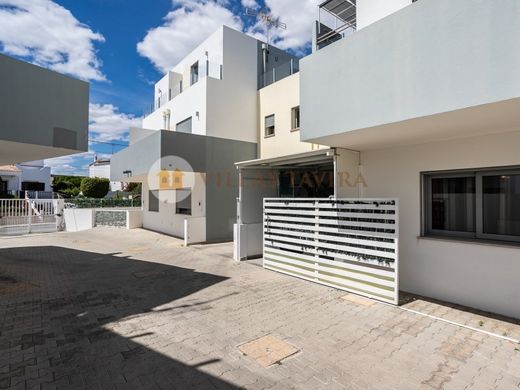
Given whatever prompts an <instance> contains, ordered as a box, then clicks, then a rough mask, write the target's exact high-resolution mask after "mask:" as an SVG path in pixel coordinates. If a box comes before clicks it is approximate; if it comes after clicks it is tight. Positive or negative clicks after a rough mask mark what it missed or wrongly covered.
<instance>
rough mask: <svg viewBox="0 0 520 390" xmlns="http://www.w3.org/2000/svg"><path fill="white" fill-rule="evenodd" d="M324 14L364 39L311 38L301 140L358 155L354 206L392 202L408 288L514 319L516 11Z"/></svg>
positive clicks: (361, 8)
mask: <svg viewBox="0 0 520 390" xmlns="http://www.w3.org/2000/svg"><path fill="white" fill-rule="evenodd" d="M382 3H384V8H380V6H381V5H383V4H382ZM322 6H323V7H325V8H327V7H328V9H327V10H325V11H326V12H328V13H333V14H336V16H338V20H339V22H338V25H343V23H345V24H347V23H353V22H355V21H356V19H355V18H356V16H357V25H358V27H360V28H359V31H356V32H352V31H350V32H348V33H345V34H344V33H343V31H346V30H347V28H346V27H345V30H335V29H334V26H332V27H333V28H332V29H329V30H328V31H327V29H326V28H322V29H321V31H319V30H320V29H317V30H318V31H317V34H316V35H317V39H316V42H315V48H316V49H319V50H316V51H315V52H314V53H313V54H311V55H310V56H308V57H306V58H304V59H303V60H302V61H301V70H300V79H301V82H300V88H301V92H300V98H301V112H302V117H301V130H300V132H301V139H302V140H303V141H306V142H312V143H319V144H324V145H329V146H330V147H332V148H335V149H342V148H344V149H348V150H350V151H352V153H354V155H356V159H355V160H353V161H352V163H350V164H349V163H348V162H347V161H346V159H345V158H344V157H343V156H338V157H337V164H343V165H344V166H349V165H350V168H349V169H350V170H356V171H357V172H359V173H362V174H363V177H364V180H365V181H366V185H364V186H363V187H360V188H359V191H358V192H357V194H356V198H358V199H370V198H378V199H379V198H390V199H393V200H397V201H398V206H395V207H398V214H399V224H398V227H397V231H398V234H399V248H398V258H399V265H398V267H397V264H396V267H395V270H394V271H395V272H396V274H397V278H398V281H399V288H400V289H401V290H404V291H408V292H412V293H416V294H419V295H424V296H428V297H432V298H437V299H440V300H445V301H449V302H454V303H458V304H462V305H466V306H470V307H475V308H478V309H482V310H487V311H491V312H495V313H500V314H504V315H509V316H513V317H517V318H519V317H520V306H519V305H518V302H519V301H520V289H519V288H518V275H519V274H520V263H519V262H518V260H519V258H520V256H519V254H520V252H519V249H518V243H519V242H520V207H519V205H520V155H519V153H518V145H519V144H520V119H519V118H520V116H519V115H518V111H519V109H520V78H519V77H518V72H517V70H518V68H519V67H520V54H519V53H520V52H519V50H517V49H516V48H517V47H518V37H520V24H519V23H518V20H519V18H520V5H519V3H518V1H516V0H504V1H500V2H489V1H484V0H461V1H450V0H419V1H416V2H413V4H412V1H397V0H395V1H370V0H358V1H357V12H356V10H355V8H354V9H352V8H351V4H350V2H347V1H334V2H325V3H324V4H323V5H322ZM348 9H350V10H351V11H353V13H350V15H351V16H352V18H351V19H348V18H347V17H346V15H349V12H348ZM394 11H396V12H394ZM381 16H385V17H384V18H380V17H381ZM327 32H328V34H329V35H328V36H327V35H324V34H327ZM336 196H337V197H338V198H346V197H351V191H344V187H342V186H337V188H336ZM385 207H386V206H385ZM369 222H370V221H368V222H367V220H364V222H363V220H362V222H359V221H358V225H360V226H362V225H363V223H364V224H365V225H366V224H367V223H369ZM363 226H364V225H363ZM394 226H397V225H394ZM369 249H373V248H369ZM330 256H331V255H330V253H329V257H330ZM302 257H305V256H302ZM321 257H322V256H321V255H318V256H317V259H318V260H317V261H320V260H319V259H321ZM329 257H327V259H328V258H329ZM324 258H325V257H324Z"/></svg>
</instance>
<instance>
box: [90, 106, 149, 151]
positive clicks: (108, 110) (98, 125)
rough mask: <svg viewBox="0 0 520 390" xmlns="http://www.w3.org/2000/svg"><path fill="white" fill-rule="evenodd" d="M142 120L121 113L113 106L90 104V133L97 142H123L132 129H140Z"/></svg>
mask: <svg viewBox="0 0 520 390" xmlns="http://www.w3.org/2000/svg"><path fill="white" fill-rule="evenodd" d="M141 121H142V118H140V117H136V116H134V115H131V114H125V113H123V112H119V109H118V108H117V107H115V106H114V105H112V104H96V103H90V106H89V131H90V138H91V139H93V140H95V141H102V142H110V141H122V140H126V139H127V138H128V129H129V128H130V127H140V126H141Z"/></svg>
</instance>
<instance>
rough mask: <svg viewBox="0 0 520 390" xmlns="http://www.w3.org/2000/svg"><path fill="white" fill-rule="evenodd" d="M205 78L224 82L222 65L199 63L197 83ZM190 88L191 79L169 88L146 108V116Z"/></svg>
mask: <svg viewBox="0 0 520 390" xmlns="http://www.w3.org/2000/svg"><path fill="white" fill-rule="evenodd" d="M204 77H211V78H213V79H217V80H222V78H223V67H222V64H220V63H218V62H212V61H199V73H198V76H197V82H199V81H200V80H201V79H203V78H204ZM197 82H196V83H197ZM196 83H194V84H196ZM189 87H190V79H188V80H182V81H181V82H180V83H179V84H177V85H176V86H174V87H173V88H169V89H168V91H163V92H162V93H161V94H160V96H158V97H157V99H155V100H154V101H153V102H152V103H151V104H150V105H149V106H147V107H145V109H144V110H143V114H144V116H147V115H150V114H152V113H153V112H155V111H156V110H158V109H159V108H161V107H163V106H164V105H165V104H166V103H168V102H169V101H170V100H172V99H173V98H175V97H177V96H179V95H180V94H182V93H183V92H184V91H185V90H186V89H187V88H189Z"/></svg>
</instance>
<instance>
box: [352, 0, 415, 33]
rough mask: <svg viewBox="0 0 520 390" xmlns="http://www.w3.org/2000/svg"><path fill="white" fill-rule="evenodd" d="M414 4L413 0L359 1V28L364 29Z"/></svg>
mask: <svg viewBox="0 0 520 390" xmlns="http://www.w3.org/2000/svg"><path fill="white" fill-rule="evenodd" d="M410 4H412V0H358V1H357V15H356V18H357V28H358V30H359V29H362V28H363V27H366V26H368V25H370V24H372V23H374V22H377V21H378V20H380V19H382V18H384V17H385V16H388V15H390V14H393V13H394V12H396V11H399V10H400V9H401V8H404V7H406V6H407V5H410Z"/></svg>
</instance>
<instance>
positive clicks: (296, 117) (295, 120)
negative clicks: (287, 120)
mask: <svg viewBox="0 0 520 390" xmlns="http://www.w3.org/2000/svg"><path fill="white" fill-rule="evenodd" d="M291 129H292V130H299V129H300V106H298V107H293V108H292V109H291Z"/></svg>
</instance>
